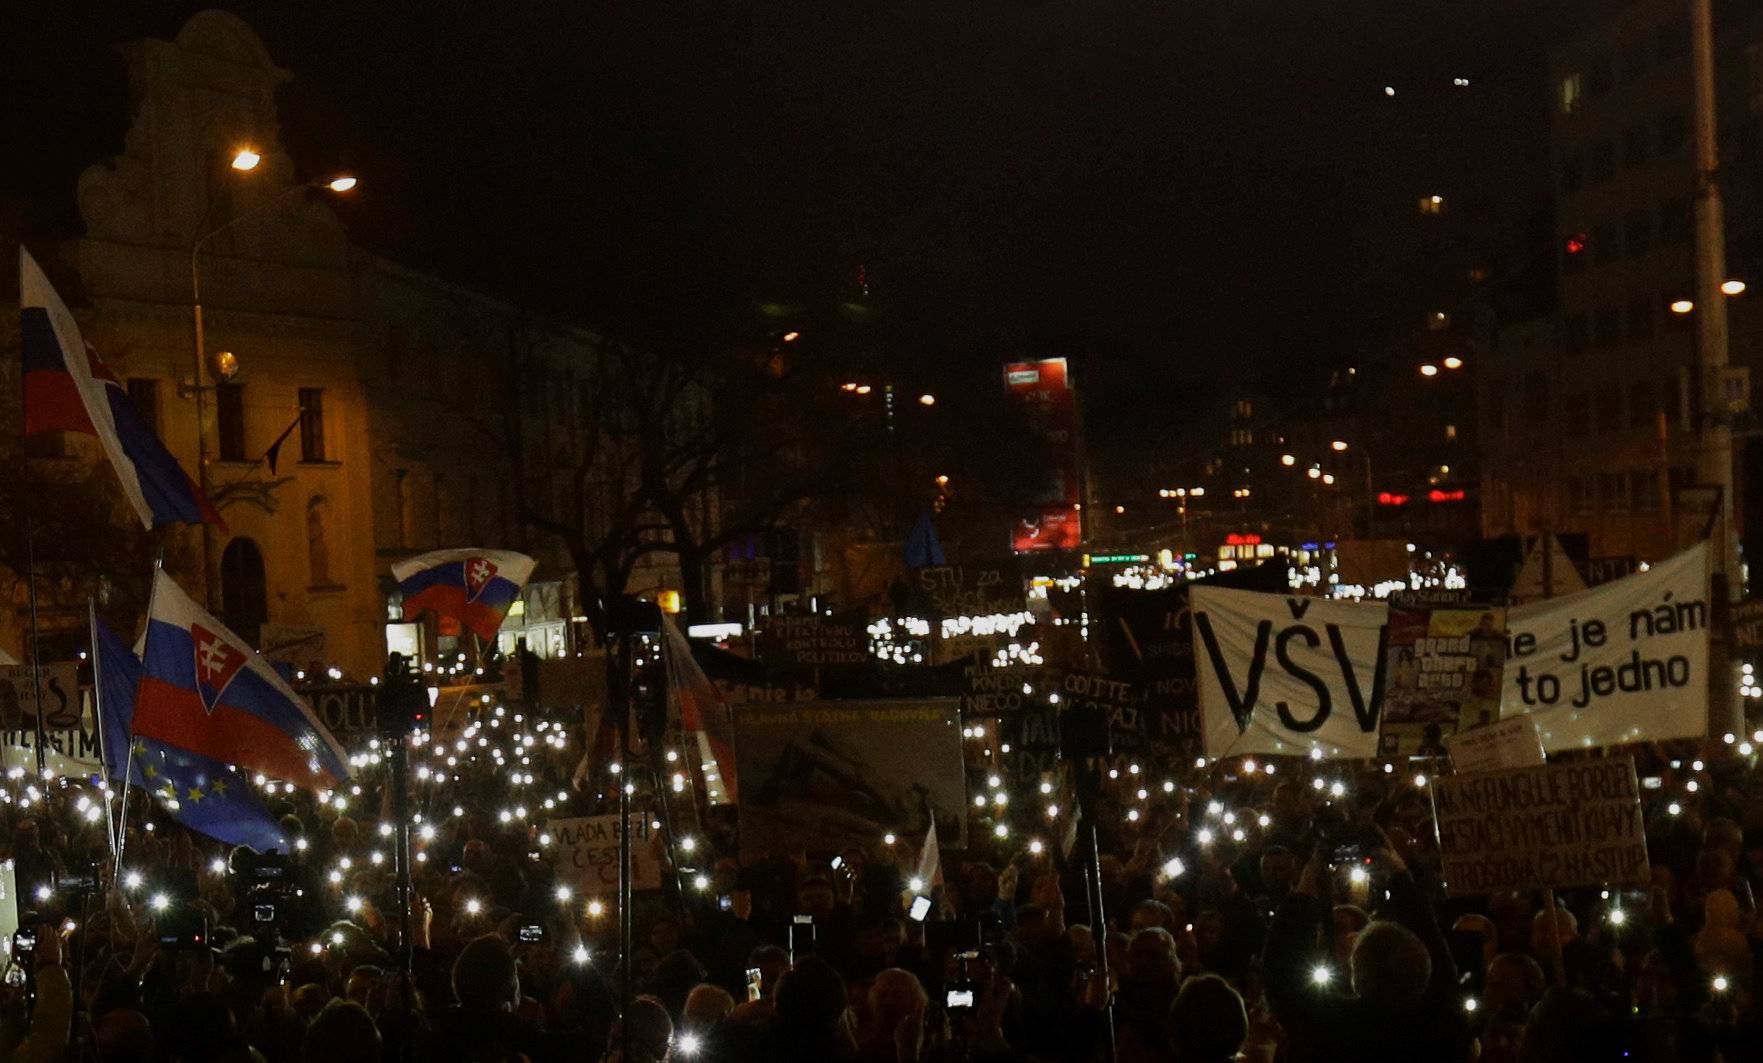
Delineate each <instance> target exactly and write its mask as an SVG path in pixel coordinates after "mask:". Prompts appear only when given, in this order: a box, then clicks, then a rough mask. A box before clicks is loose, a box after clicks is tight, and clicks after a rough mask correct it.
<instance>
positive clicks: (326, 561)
mask: <svg viewBox="0 0 1763 1063" xmlns="http://www.w3.org/2000/svg"><path fill="white" fill-rule="evenodd" d="M330 511H331V504H330V501H329V500H328V499H326V498H325V497H324V496H323V495H313V496H312V497H311V498H310V499H308V500H307V502H306V569H307V580H308V582H309V583H310V585H311V586H314V587H329V586H332V585H333V581H332V580H331V548H330V541H329V538H328V535H327V529H326V527H325V525H326V524H327V523H328V522H329V519H330Z"/></svg>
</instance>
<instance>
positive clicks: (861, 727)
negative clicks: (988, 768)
mask: <svg viewBox="0 0 1763 1063" xmlns="http://www.w3.org/2000/svg"><path fill="white" fill-rule="evenodd" d="M958 704H959V702H958V701H957V700H956V699H954V698H934V699H919V700H912V701H842V702H833V701H817V702H810V703H807V704H797V705H788V704H786V705H760V704H748V705H746V706H745V707H743V708H741V709H740V710H739V711H737V712H736V713H735V763H736V765H737V766H738V768H739V772H740V778H741V804H740V829H741V845H742V847H743V848H745V849H747V850H749V851H751V852H760V853H762V852H764V851H765V850H767V849H769V848H772V847H779V848H786V849H791V850H796V849H802V848H804V847H806V848H807V849H809V850H810V851H822V852H835V851H837V850H839V849H842V848H844V847H845V846H847V845H870V844H873V843H874V841H875V840H876V839H877V838H879V837H881V836H882V834H884V833H886V832H888V831H894V832H896V833H898V834H901V835H906V836H914V835H918V834H921V833H923V832H924V831H925V830H927V829H929V826H930V822H931V817H933V816H934V817H935V821H936V826H937V831H938V834H939V835H940V836H941V838H942V839H943V840H944V842H945V843H946V844H948V845H950V846H951V847H954V848H960V847H961V846H962V845H964V844H965V834H966V824H967V809H966V802H967V787H966V773H965V771H964V769H963V767H962V762H961V728H960V724H959V723H958V720H957V715H956V709H957V706H958Z"/></svg>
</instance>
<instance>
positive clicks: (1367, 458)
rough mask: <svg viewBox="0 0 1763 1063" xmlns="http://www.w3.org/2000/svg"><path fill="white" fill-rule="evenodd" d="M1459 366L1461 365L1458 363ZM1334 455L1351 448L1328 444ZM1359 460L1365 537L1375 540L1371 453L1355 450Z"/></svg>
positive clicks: (1340, 443)
mask: <svg viewBox="0 0 1763 1063" xmlns="http://www.w3.org/2000/svg"><path fill="white" fill-rule="evenodd" d="M1458 364H1459V365H1461V364H1462V363H1461V362H1459V363H1458ZM1329 447H1330V448H1332V449H1333V450H1334V451H1335V453H1337V454H1340V453H1344V452H1346V451H1347V450H1349V449H1352V448H1351V444H1349V443H1348V442H1347V441H1346V440H1344V439H1337V440H1335V441H1334V442H1332V443H1330V444H1329ZM1357 451H1358V454H1359V457H1360V459H1361V460H1362V461H1363V462H1364V463H1365V537H1366V538H1367V539H1375V538H1377V495H1376V493H1375V492H1373V491H1372V489H1371V451H1369V450H1367V449H1365V448H1364V447H1359V448H1357Z"/></svg>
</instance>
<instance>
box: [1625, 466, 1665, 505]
mask: <svg viewBox="0 0 1763 1063" xmlns="http://www.w3.org/2000/svg"><path fill="white" fill-rule="evenodd" d="M1628 497H1629V504H1630V505H1631V506H1632V507H1633V508H1634V511H1635V512H1636V513H1657V512H1659V470H1658V469H1637V470H1635V471H1634V472H1631V473H1629V474H1628Z"/></svg>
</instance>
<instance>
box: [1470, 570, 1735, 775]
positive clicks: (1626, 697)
mask: <svg viewBox="0 0 1763 1063" xmlns="http://www.w3.org/2000/svg"><path fill="white" fill-rule="evenodd" d="M1708 615H1709V613H1708V544H1707V543H1702V544H1700V545H1698V546H1694V547H1691V548H1690V549H1688V550H1685V551H1684V552H1683V553H1681V554H1678V555H1677V556H1676V557H1672V558H1668V559H1667V560H1665V561H1661V562H1660V563H1658V564H1657V565H1654V566H1653V567H1652V568H1650V569H1648V570H1647V571H1646V572H1640V573H1636V574H1635V575H1632V576H1625V577H1623V578H1622V579H1619V580H1616V581H1615V582H1613V583H1606V584H1604V585H1603V586H1601V587H1594V588H1592V589H1591V590H1587V591H1580V592H1578V593H1577V594H1569V595H1566V596H1564V597H1561V598H1551V599H1548V600H1547V601H1541V602H1532V603H1530V604H1528V605H1521V606H1515V607H1513V608H1512V609H1511V610H1509V611H1508V612H1507V614H1506V648H1507V652H1506V671H1505V682H1504V684H1503V687H1502V690H1501V692H1500V716H1501V717H1502V718H1506V717H1510V716H1516V715H1520V714H1523V713H1529V714H1530V715H1531V717H1532V718H1534V719H1535V720H1536V725H1537V732H1538V733H1539V734H1540V735H1541V736H1542V739H1543V748H1544V749H1546V750H1548V751H1549V752H1551V753H1554V752H1556V751H1558V750H1563V749H1594V748H1597V747H1599V746H1614V745H1621V744H1623V743H1625V742H1646V741H1654V740H1658V739H1664V738H1696V737H1699V736H1701V735H1703V734H1705V733H1707V728H1708Z"/></svg>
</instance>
